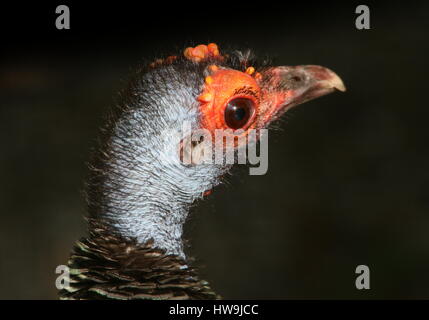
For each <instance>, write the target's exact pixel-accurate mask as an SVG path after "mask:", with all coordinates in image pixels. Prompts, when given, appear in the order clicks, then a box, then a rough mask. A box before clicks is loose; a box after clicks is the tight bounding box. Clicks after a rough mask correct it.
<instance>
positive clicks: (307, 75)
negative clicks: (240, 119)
mask: <svg viewBox="0 0 429 320" xmlns="http://www.w3.org/2000/svg"><path fill="white" fill-rule="evenodd" d="M261 87H262V90H263V92H264V93H265V97H264V100H266V101H271V106H270V107H269V109H270V110H266V111H267V113H268V114H270V116H269V117H268V118H269V119H267V118H266V120H268V121H269V122H271V120H273V119H272V118H277V117H278V116H280V115H281V114H283V113H284V112H286V111H287V110H289V109H290V108H292V107H294V106H297V105H299V104H302V103H304V102H307V101H310V100H313V99H315V98H318V97H322V96H324V95H327V94H329V93H331V92H334V91H336V90H339V91H343V92H344V91H346V87H345V86H344V83H343V81H342V80H341V78H340V77H339V76H338V75H337V74H336V73H335V72H333V71H332V70H330V69H328V68H325V67H321V66H315V65H307V66H295V67H289V66H287V67H286V66H282V67H275V68H270V69H268V70H266V71H265V72H264V73H263V77H262V81H261Z"/></svg>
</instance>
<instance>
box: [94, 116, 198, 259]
mask: <svg viewBox="0 0 429 320" xmlns="http://www.w3.org/2000/svg"><path fill="white" fill-rule="evenodd" d="M134 122H137V123H143V124H144V123H145V119H144V118H143V117H142V115H141V114H139V113H135V114H133V115H129V114H128V115H125V116H124V117H122V118H121V119H120V121H119V122H117V124H116V126H115V128H114V131H113V133H112V134H111V136H110V137H109V138H108V139H107V141H108V142H107V144H106V146H105V147H104V148H103V149H102V150H103V151H102V152H100V153H99V156H100V155H101V156H100V157H101V159H100V157H99V159H98V160H99V165H98V167H97V168H96V169H93V170H92V174H93V180H96V181H95V182H94V181H93V182H92V183H91V181H90V190H89V193H90V201H89V203H90V216H91V217H96V218H98V219H99V220H100V221H102V222H104V223H105V224H107V225H108V226H109V227H110V229H112V230H114V231H115V232H117V233H118V234H119V235H121V236H123V237H126V238H128V239H135V240H136V241H137V242H138V243H140V244H144V243H146V242H147V241H149V240H151V239H153V241H154V245H155V247H157V248H160V249H163V250H165V252H166V253H167V254H174V255H177V256H180V257H182V258H184V257H185V254H184V251H183V241H182V233H183V225H184V223H185V221H186V218H187V216H188V212H189V205H190V204H191V203H192V202H193V201H194V199H193V197H192V195H191V194H188V193H187V192H184V190H183V189H181V184H182V181H181V180H186V179H185V177H183V175H182V174H181V172H180V166H179V164H176V165H175V164H174V163H173V161H171V159H169V158H168V156H166V155H168V154H169V153H173V152H174V150H172V149H173V146H172V144H171V143H168V139H167V140H166V139H165V133H163V132H162V130H160V132H155V131H151V130H150V129H146V130H139V129H136V125H135V124H134ZM154 122H155V121H153V122H152V123H151V127H154V126H155V127H156V126H157V124H156V122H155V123H154ZM140 127H141V126H140V125H139V128H140ZM158 127H159V128H162V127H161V126H158ZM171 158H173V155H172V156H171ZM100 172H101V175H100ZM94 176H95V178H94ZM180 177H182V178H180ZM94 194H95V196H94ZM91 195H92V197H91ZM94 200H95V201H94Z"/></svg>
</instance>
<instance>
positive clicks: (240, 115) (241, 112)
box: [234, 108, 246, 121]
mask: <svg viewBox="0 0 429 320" xmlns="http://www.w3.org/2000/svg"><path fill="white" fill-rule="evenodd" d="M245 116H246V109H244V108H236V109H235V114H234V117H235V120H237V121H241V120H243V119H244V118H245Z"/></svg>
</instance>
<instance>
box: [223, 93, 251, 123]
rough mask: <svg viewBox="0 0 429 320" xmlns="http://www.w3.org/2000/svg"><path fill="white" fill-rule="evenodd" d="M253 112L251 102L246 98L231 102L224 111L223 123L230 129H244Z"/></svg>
mask: <svg viewBox="0 0 429 320" xmlns="http://www.w3.org/2000/svg"><path fill="white" fill-rule="evenodd" d="M253 112H254V104H253V101H252V100H250V99H246V98H236V99H233V100H231V101H230V102H229V103H228V105H227V106H226V109H225V122H226V124H227V126H228V127H230V128H232V129H239V128H242V127H244V126H245V125H246V124H247V123H248V121H249V119H250V118H251V116H252V115H253Z"/></svg>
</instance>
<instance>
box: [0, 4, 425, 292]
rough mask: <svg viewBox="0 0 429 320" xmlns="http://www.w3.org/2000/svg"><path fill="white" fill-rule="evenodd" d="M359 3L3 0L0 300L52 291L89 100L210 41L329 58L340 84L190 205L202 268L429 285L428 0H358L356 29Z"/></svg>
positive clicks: (72, 213) (247, 281) (293, 284)
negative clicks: (365, 19)
mask: <svg viewBox="0 0 429 320" xmlns="http://www.w3.org/2000/svg"><path fill="white" fill-rule="evenodd" d="M60 4H67V5H68V6H69V7H70V11H71V30H61V31H60V30H57V29H56V28H55V18H56V14H55V8H56V6H57V5H60ZM359 4H362V3H361V2H350V3H349V4H344V3H341V2H338V3H336V2H326V1H324V2H320V3H315V4H312V3H308V2H306V3H305V4H298V3H296V1H294V2H289V1H284V2H282V4H281V5H273V4H269V3H268V2H260V3H255V4H251V3H250V2H249V3H244V2H242V3H232V2H231V3H228V2H220V1H216V2H214V1H212V2H210V1H204V2H201V1H200V2H198V3H191V2H180V3H174V4H170V3H161V2H160V3H151V4H145V3H143V2H137V3H133V2H124V1H120V2H117V3H108V2H101V1H100V2H95V3H92V4H91V5H90V4H88V3H83V2H80V3H78V2H76V1H66V2H52V3H50V4H48V3H47V4H43V5H42V4H38V5H36V4H33V5H30V4H25V3H20V4H16V5H11V4H8V5H6V4H1V7H0V12H1V14H0V28H1V29H0V35H1V38H0V43H1V48H0V52H1V55H2V57H1V60H0V146H1V147H0V214H1V217H0V219H1V220H0V254H1V259H0V298H3V299H4V298H7V299H13V298H18V299H34V298H56V289H55V286H54V281H55V277H56V275H55V273H54V271H55V267H56V266H57V265H59V264H66V261H67V257H68V254H69V251H70V249H71V246H72V244H73V242H74V241H75V240H76V239H77V238H79V237H80V236H82V235H83V234H84V233H85V223H84V221H83V219H82V216H83V215H84V214H85V204H84V201H83V197H82V196H81V194H80V191H81V190H82V187H83V181H84V177H85V174H86V167H85V161H87V160H88V156H89V152H90V148H91V147H93V146H94V144H95V138H96V135H97V130H98V127H99V125H100V124H101V120H102V115H103V114H104V113H105V111H106V109H107V108H108V107H109V106H110V105H112V103H113V101H114V98H115V94H116V92H117V91H118V90H119V89H121V88H122V87H123V86H124V82H125V81H126V79H127V76H128V74H129V73H130V70H131V69H132V67H133V66H135V65H137V64H138V63H140V62H144V61H152V60H153V59H154V58H157V57H160V56H166V55H169V54H174V53H177V52H178V50H182V48H183V47H185V46H188V45H196V44H200V43H208V42H216V43H218V44H219V46H220V48H221V50H222V48H226V49H228V48H234V49H235V48H253V49H254V50H255V52H256V53H258V54H260V55H261V56H263V57H264V56H270V57H272V58H273V60H274V62H275V64H278V65H296V64H320V65H323V66H327V67H329V68H331V69H333V70H335V71H336V72H337V73H338V74H339V75H340V76H341V77H342V78H343V80H344V82H345V84H346V86H347V87H348V91H347V92H346V93H345V94H340V93H337V94H332V95H330V96H328V97H324V98H322V99H318V100H315V101H312V102H310V103H308V104H305V105H303V106H301V107H299V108H297V109H296V110H293V111H292V112H291V113H290V114H288V115H286V116H285V119H284V120H283V123H282V125H281V126H279V127H282V129H281V130H277V131H273V132H271V134H270V144H269V146H270V147H269V169H268V173H267V174H266V175H264V176H249V175H248V171H247V170H246V169H245V168H238V169H236V170H234V173H235V174H234V175H233V176H232V177H231V178H230V179H229V183H228V184H227V185H224V186H220V187H218V188H217V189H215V192H214V194H213V195H212V196H210V197H209V199H208V200H207V201H205V202H202V203H200V204H199V206H198V207H197V208H195V209H194V210H193V213H192V216H191V219H190V222H189V223H188V225H187V227H186V235H187V238H188V239H190V241H191V244H192V246H191V248H190V249H189V253H190V254H191V255H192V256H195V257H197V264H198V265H200V266H202V268H201V274H202V276H203V277H205V278H206V279H207V280H209V281H210V282H211V283H212V286H213V287H214V288H215V289H216V290H217V291H218V292H219V293H220V294H221V295H223V296H224V297H226V298H250V299H254V298H352V299H354V298H359V299H362V298H363V299H373V298H411V299H413V298H427V297H428V295H429V276H428V272H427V270H428V269H429V235H428V230H429V198H428V189H429V171H428V168H429V165H428V162H429V148H428V138H429V133H428V130H427V122H428V119H429V110H428V106H427V102H426V99H427V98H426V97H427V71H428V68H427V67H428V58H427V56H428V50H427V49H428V45H427V38H428V34H427V31H428V23H429V22H428V21H429V19H428V16H429V5H428V4H425V3H423V2H421V3H419V2H410V1H408V2H406V1H389V2H384V3H383V2H377V3H372V2H366V3H365V4H367V5H369V7H370V10H371V30H357V29H356V28H355V18H356V16H357V15H356V14H355V8H356V6H357V5H359ZM360 264H364V265H368V266H369V267H370V270H371V289H370V290H366V291H365V290H364V291H358V290H356V288H355V285H354V281H355V277H356V275H355V268H356V266H357V265H360Z"/></svg>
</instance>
